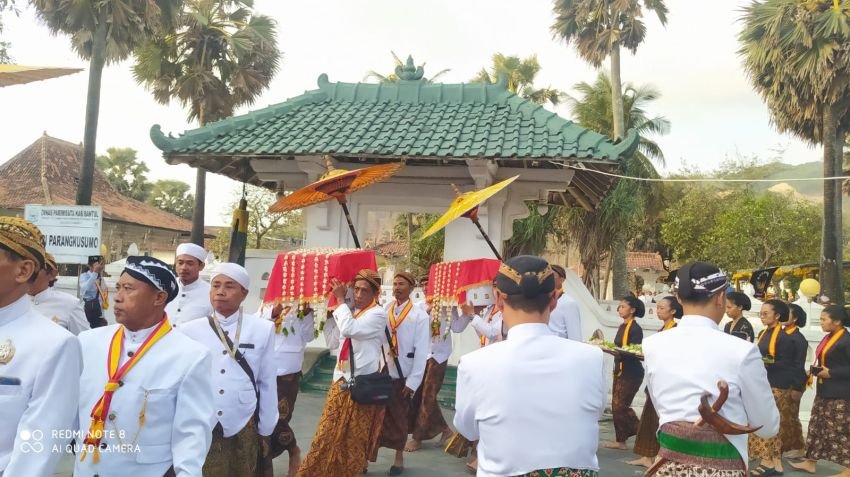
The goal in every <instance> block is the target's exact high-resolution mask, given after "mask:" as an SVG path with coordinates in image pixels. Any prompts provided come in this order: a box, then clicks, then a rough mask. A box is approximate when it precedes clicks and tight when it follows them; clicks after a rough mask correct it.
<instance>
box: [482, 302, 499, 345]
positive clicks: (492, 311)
mask: <svg viewBox="0 0 850 477" xmlns="http://www.w3.org/2000/svg"><path fill="white" fill-rule="evenodd" d="M494 316H496V305H493V307H492V308H490V314H489V315H487V324H488V325H489V324H490V322H492V321H493V317H494ZM486 344H487V337H486V336H482V337H481V347H482V348H483V347H484V346H485V345H486Z"/></svg>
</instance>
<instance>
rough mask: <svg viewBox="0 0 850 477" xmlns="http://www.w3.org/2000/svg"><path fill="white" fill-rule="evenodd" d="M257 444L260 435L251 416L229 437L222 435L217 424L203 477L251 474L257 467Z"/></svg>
mask: <svg viewBox="0 0 850 477" xmlns="http://www.w3.org/2000/svg"><path fill="white" fill-rule="evenodd" d="M259 445H260V436H259V435H258V434H257V426H256V424H254V419H253V418H252V419H250V420H249V421H248V424H246V425H245V427H243V428H242V430H241V431H239V432H237V433H236V434H234V435H232V436H230V437H224V434H223V431H222V429H221V424H217V425H216V426H215V428H214V429H213V433H212V444H211V445H210V450H209V452H208V453H207V460H206V461H205V462H204V467H203V475H204V477H230V476H232V475H239V476H246V477H251V476H253V475H254V473H255V472H256V469H257V453H258V452H259Z"/></svg>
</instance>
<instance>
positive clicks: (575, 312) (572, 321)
mask: <svg viewBox="0 0 850 477" xmlns="http://www.w3.org/2000/svg"><path fill="white" fill-rule="evenodd" d="M549 329H550V330H552V332H553V333H555V334H556V335H558V336H560V337H561V338H567V339H571V340H574V341H582V337H581V311H580V310H579V307H578V302H577V301H575V300H573V299H572V298H571V297H570V296H569V295H567V294H566V293H562V294H561V296H560V298H558V304H557V305H556V306H555V309H554V310H552V314H550V315H549Z"/></svg>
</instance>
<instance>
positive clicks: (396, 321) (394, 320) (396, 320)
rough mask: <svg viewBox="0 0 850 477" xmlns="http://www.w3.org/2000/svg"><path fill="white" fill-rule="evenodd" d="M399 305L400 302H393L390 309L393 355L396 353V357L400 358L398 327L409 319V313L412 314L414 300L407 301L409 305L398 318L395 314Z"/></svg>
mask: <svg viewBox="0 0 850 477" xmlns="http://www.w3.org/2000/svg"><path fill="white" fill-rule="evenodd" d="M397 304H398V302H393V305H392V306H391V307H390V329H391V330H392V339H393V342H392V343H391V345H392V349H393V353H395V355H396V356H398V327H399V326H401V324H402V322H404V319H405V318H407V315H408V313H410V310H412V309H413V300H410V299H408V300H407V304H406V305H404V308H402V309H401V313H400V314H399V315H398V316H396V314H395V306H396V305H397Z"/></svg>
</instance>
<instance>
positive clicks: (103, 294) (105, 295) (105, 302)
mask: <svg viewBox="0 0 850 477" xmlns="http://www.w3.org/2000/svg"><path fill="white" fill-rule="evenodd" d="M100 280H101V278H100V277H99V276H98V277H97V278H95V279H94V286H95V287H97V294H98V295H100V302H101V305H100V306H101V307H102V308H103V309H104V310H108V309H109V288H107V287H102V288H101V286H100Z"/></svg>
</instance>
